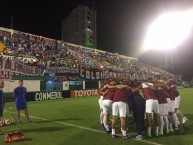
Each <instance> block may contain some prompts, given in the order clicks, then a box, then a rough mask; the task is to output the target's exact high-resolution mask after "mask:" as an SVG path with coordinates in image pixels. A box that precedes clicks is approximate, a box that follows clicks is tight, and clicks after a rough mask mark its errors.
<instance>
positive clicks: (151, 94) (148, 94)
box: [141, 83, 157, 100]
mask: <svg viewBox="0 0 193 145" xmlns="http://www.w3.org/2000/svg"><path fill="white" fill-rule="evenodd" d="M148 85H150V86H153V84H152V83H148ZM141 88H142V91H143V94H144V98H145V100H149V99H153V100H157V97H156V95H155V91H154V90H153V89H151V88H150V87H148V86H147V85H146V84H145V83H142V84H141Z"/></svg>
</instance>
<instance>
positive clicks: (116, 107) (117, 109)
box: [112, 102, 127, 117]
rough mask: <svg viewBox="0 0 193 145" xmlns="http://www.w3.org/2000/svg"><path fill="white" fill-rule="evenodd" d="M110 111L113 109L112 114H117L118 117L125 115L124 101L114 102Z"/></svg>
mask: <svg viewBox="0 0 193 145" xmlns="http://www.w3.org/2000/svg"><path fill="white" fill-rule="evenodd" d="M112 108H113V109H112V111H113V113H112V114H113V116H118V114H119V115H120V117H126V112H127V110H126V103H125V102H114V103H113V106H112Z"/></svg>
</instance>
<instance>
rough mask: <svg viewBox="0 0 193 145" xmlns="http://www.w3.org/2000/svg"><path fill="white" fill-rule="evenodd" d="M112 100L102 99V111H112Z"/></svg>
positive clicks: (108, 112) (105, 112) (107, 112)
mask: <svg viewBox="0 0 193 145" xmlns="http://www.w3.org/2000/svg"><path fill="white" fill-rule="evenodd" d="M112 105H113V101H111V100H103V113H104V114H110V113H111V112H112Z"/></svg>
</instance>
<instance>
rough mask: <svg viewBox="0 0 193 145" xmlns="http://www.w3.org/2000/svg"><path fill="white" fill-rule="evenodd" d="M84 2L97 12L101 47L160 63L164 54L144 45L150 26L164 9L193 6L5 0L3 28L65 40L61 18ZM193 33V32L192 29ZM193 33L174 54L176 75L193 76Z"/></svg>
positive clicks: (187, 2) (186, 0)
mask: <svg viewBox="0 0 193 145" xmlns="http://www.w3.org/2000/svg"><path fill="white" fill-rule="evenodd" d="M80 4H86V5H89V6H94V7H95V9H96V11H97V48H98V49H101V50H105V51H110V52H113V53H115V52H117V53H119V54H124V55H128V56H132V57H137V58H139V60H140V61H142V62H144V63H146V64H149V65H152V66H159V65H161V64H163V62H164V53H163V52H158V51H149V52H146V53H142V51H141V48H142V44H143V40H144V37H145V34H146V32H147V28H148V26H149V25H150V24H151V22H152V21H153V20H154V19H155V18H156V17H157V16H159V15H160V14H161V13H162V12H170V11H176V10H187V9H190V8H193V0H53V1H52V2H49V1H45V0H17V1H16V0H1V12H0V27H6V28H10V27H11V16H13V23H12V24H13V29H15V30H19V31H23V32H27V33H32V34H36V35H41V36H45V37H49V38H53V39H58V40H60V39H61V21H62V20H63V19H65V18H66V17H67V16H68V14H69V13H70V12H71V10H72V9H73V8H76V7H77V6H78V5H80ZM192 32H193V31H192ZM192 40H193V33H191V35H190V36H189V39H187V40H186V41H185V42H184V43H183V44H181V46H179V47H178V48H176V49H175V51H173V52H172V53H171V55H172V56H173V61H174V69H173V70H170V71H172V72H173V73H174V74H182V76H183V78H184V79H185V80H191V79H192V77H193V67H192V62H193V61H192V58H193V41H192Z"/></svg>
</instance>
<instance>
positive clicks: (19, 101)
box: [13, 80, 32, 124]
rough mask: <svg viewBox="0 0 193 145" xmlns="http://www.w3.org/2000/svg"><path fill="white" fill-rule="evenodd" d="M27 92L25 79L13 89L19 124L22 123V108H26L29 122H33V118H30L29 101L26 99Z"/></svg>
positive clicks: (25, 111)
mask: <svg viewBox="0 0 193 145" xmlns="http://www.w3.org/2000/svg"><path fill="white" fill-rule="evenodd" d="M26 93H27V89H26V88H25V87H23V80H19V86H18V87H16V88H15V89H14V91H13V94H14V97H15V103H16V109H17V118H18V124H22V121H21V119H20V111H21V110H24V113H25V117H26V118H27V120H28V122H29V123H32V120H31V119H30V118H29V113H28V109H27V103H26V99H25V94H26Z"/></svg>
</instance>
